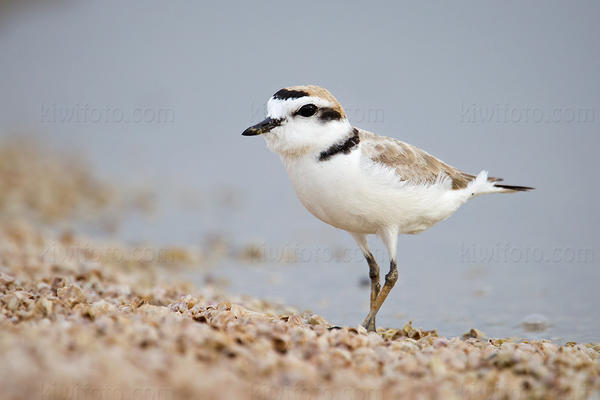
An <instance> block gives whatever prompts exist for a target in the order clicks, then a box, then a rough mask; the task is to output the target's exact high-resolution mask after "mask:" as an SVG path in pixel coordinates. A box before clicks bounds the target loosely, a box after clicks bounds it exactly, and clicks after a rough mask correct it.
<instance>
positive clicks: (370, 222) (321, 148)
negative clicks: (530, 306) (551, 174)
mask: <svg viewBox="0 0 600 400" xmlns="http://www.w3.org/2000/svg"><path fill="white" fill-rule="evenodd" d="M242 135H244V136H254V135H263V136H264V138H265V141H266V142H267V146H268V147H269V149H270V150H271V151H273V152H274V153H276V154H278V155H279V156H280V158H281V161H282V162H283V165H284V166H285V168H286V170H287V172H288V175H289V178H290V180H291V182H292V185H293V186H294V190H295V191H296V194H297V196H298V198H299V199H300V202H301V203H302V204H303V205H304V207H306V209H308V211H309V212H310V213H312V214H313V215H314V216H315V217H317V218H319V219H320V220H322V221H324V222H325V223H327V224H329V225H332V226H334V227H336V228H339V229H342V230H345V231H347V232H349V233H350V234H351V235H352V237H353V238H354V240H355V241H356V243H357V244H358V246H359V247H360V249H361V251H362V253H363V254H364V256H365V258H366V260H367V263H368V265H369V278H370V280H371V296H370V309H369V313H368V315H367V317H366V318H365V320H364V322H363V326H364V327H365V328H366V329H367V330H369V331H375V329H376V326H375V317H376V315H377V312H378V311H379V309H380V308H381V305H382V304H383V302H384V301H385V299H386V297H387V296H388V294H389V293H390V291H391V290H392V288H393V286H394V284H395V283H396V281H397V280H398V269H397V258H396V257H397V255H396V248H397V242H398V236H399V235H400V234H415V233H419V232H422V231H424V230H425V229H427V228H429V227H431V226H432V225H434V224H435V223H437V222H439V221H442V220H444V219H446V218H448V217H449V216H450V215H452V214H453V213H454V212H455V211H456V210H457V209H458V208H459V207H460V206H461V205H462V204H464V203H465V202H466V201H467V200H469V199H471V198H473V197H475V196H479V195H481V194H487V193H513V192H522V191H527V190H531V189H533V188H530V187H526V186H510V185H504V184H500V183H499V182H500V181H501V180H502V179H500V178H493V177H488V173H487V171H485V170H484V171H481V172H480V173H479V174H477V175H471V174H468V173H465V172H462V171H460V170H458V169H456V168H454V167H451V166H449V165H448V164H446V163H444V162H442V161H440V160H439V159H437V158H436V157H434V156H432V155H430V154H428V153H426V152H425V151H423V150H421V149H419V148H417V147H415V146H412V145H410V144H407V143H404V142H401V141H399V140H396V139H392V138H388V137H384V136H379V135H376V134H374V133H371V132H367V131H365V130H362V129H360V128H355V127H353V126H352V125H351V124H350V122H349V121H348V118H347V116H346V114H345V112H344V109H343V108H342V106H341V105H340V104H339V103H338V101H337V100H336V99H335V97H333V95H332V94H331V93H330V92H329V91H327V90H326V89H324V88H322V87H319V86H313V85H306V86H292V87H288V88H284V89H281V90H279V91H278V92H277V93H275V94H274V95H273V96H272V97H271V98H270V99H269V100H268V102H267V116H266V119H265V120H264V121H262V122H259V123H258V124H256V125H254V126H251V127H250V128H248V129H246V130H245V131H244V132H243V133H242ZM370 234H375V235H377V236H378V237H379V238H380V239H381V240H382V241H383V243H384V244H385V247H386V248H387V252H388V254H389V259H390V268H389V271H388V273H387V274H386V275H385V281H384V284H383V287H381V284H380V277H379V266H378V265H377V262H376V261H375V258H374V257H373V254H372V253H371V251H370V250H369V246H368V244H367V235H370Z"/></svg>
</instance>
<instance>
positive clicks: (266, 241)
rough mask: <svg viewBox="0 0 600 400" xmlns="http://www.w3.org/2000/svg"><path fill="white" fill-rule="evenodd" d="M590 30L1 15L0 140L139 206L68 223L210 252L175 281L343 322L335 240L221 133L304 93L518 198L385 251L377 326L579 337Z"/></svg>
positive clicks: (591, 104)
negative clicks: (68, 157) (391, 268)
mask: <svg viewBox="0 0 600 400" xmlns="http://www.w3.org/2000/svg"><path fill="white" fill-rule="evenodd" d="M599 17H600V5H599V4H598V3H597V2H593V1H576V2H558V1H557V2H553V1H534V2H526V3H523V2H496V3H490V2H452V3H447V2H427V4H419V3H417V2H414V3H397V2H341V1H339V2H338V1H332V2H326V3H322V2H311V1H309V2H286V3H282V2H256V3H254V2H253V3H252V4H251V3H243V2H212V3H205V2H202V3H201V2H196V3H190V2H179V1H174V2H168V3H165V2H161V1H143V2H142V1H135V2H127V3H126V4H125V3H123V2H118V1H102V2H100V1H90V2H76V1H51V2H37V1H23V2H10V1H3V2H0V54H1V56H0V72H1V74H0V93H1V95H0V135H1V139H2V140H3V143H5V144H6V143H11V142H14V140H15V138H27V140H28V141H30V142H34V143H36V144H37V145H40V146H42V147H43V148H44V149H45V150H44V151H52V152H57V154H64V152H67V153H69V154H75V155H77V157H78V158H80V159H81V160H83V161H82V162H85V163H86V164H87V165H89V168H90V169H91V170H92V171H93V172H94V174H96V175H97V176H98V177H99V178H98V179H101V180H103V181H105V182H111V184H116V185H121V186H122V187H135V188H136V189H135V190H137V191H138V192H136V193H138V194H139V193H140V192H139V191H140V190H141V193H143V194H142V195H140V196H138V195H136V196H137V197H136V199H137V200H135V201H139V202H141V203H143V204H144V207H143V208H144V209H145V212H142V213H140V212H138V211H130V212H125V213H122V212H120V213H118V214H116V213H115V214H112V215H111V214H110V213H108V214H104V215H103V216H102V218H100V219H97V220H95V221H92V222H90V221H89V220H87V221H86V223H82V222H81V221H70V222H69V228H70V229H78V230H82V231H85V232H86V233H87V234H89V235H90V236H93V237H99V238H106V237H109V238H113V239H118V240H121V241H125V242H127V243H132V244H139V243H144V244H146V245H149V246H156V247H157V248H160V246H167V245H168V246H172V245H178V246H188V247H192V248H198V249H201V250H202V251H204V252H209V253H211V254H218V256H215V257H210V258H209V259H210V260H209V261H208V262H205V263H204V264H203V265H202V266H197V267H194V268H190V269H187V270H185V271H180V272H179V273H182V274H185V276H186V279H189V280H190V281H192V282H194V283H197V284H200V285H202V284H205V282H220V284H222V285H225V286H226V287H227V290H230V291H232V292H235V293H247V294H251V295H255V296H258V297H261V298H267V299H279V300H281V301H283V302H286V303H288V304H292V305H294V306H296V307H298V308H299V309H301V310H303V309H311V310H312V311H315V312H318V313H320V314H322V315H323V316H324V317H325V318H327V319H328V320H329V321H330V322H331V323H333V324H337V325H342V324H350V325H357V324H359V323H361V322H362V320H363V318H364V315H366V313H367V310H368V297H369V288H368V284H366V282H367V279H368V273H367V272H368V271H367V265H366V263H365V261H364V259H363V257H362V255H361V254H360V252H359V251H358V249H357V248H356V247H355V244H354V242H353V241H352V239H351V238H350V236H349V235H348V234H346V233H344V232H342V231H337V230H335V229H334V228H331V227H330V226H328V225H325V224H324V223H322V222H320V221H318V220H317V219H316V218H314V217H312V216H311V215H310V214H309V213H308V212H307V211H306V210H305V209H304V208H303V207H302V206H301V204H300V202H299V201H298V200H297V199H296V196H295V194H294V192H293V189H292V187H291V184H290V183H289V182H288V179H287V176H286V172H285V170H284V168H283V166H282V165H281V162H280V160H279V159H278V157H277V156H275V155H274V154H272V153H270V152H269V151H268V150H267V149H266V146H265V144H264V141H263V139H262V138H260V137H259V138H246V137H242V136H241V135H240V134H241V132H242V131H243V130H244V129H245V128H246V127H247V126H249V125H251V124H253V123H256V122H257V121H260V120H262V119H263V117H264V113H265V102H266V100H267V99H268V97H270V96H271V95H272V94H273V93H274V92H275V91H277V90H278V89H280V88H282V87H285V86H290V85H295V84H318V85H321V86H324V87H326V88H328V89H329V90H330V91H332V93H333V94H334V95H335V96H336V97H337V98H338V100H339V101H340V102H341V103H342V105H343V106H344V107H345V108H346V111H347V114H348V115H349V117H350V119H351V122H352V123H353V124H355V125H356V126H359V127H361V128H364V129H367V130H371V131H374V132H376V133H378V134H381V135H386V136H391V137H394V138H398V139H401V140H403V141H406V142H408V143H411V144H414V145H417V146H419V147H421V148H424V149H425V150H427V151H428V152H430V153H432V154H434V155H436V156H438V157H439V158H441V159H443V160H444V161H446V162H448V163H449V164H451V165H453V166H456V167H458V168H461V169H463V170H465V171H469V172H472V173H477V172H479V171H480V170H481V169H487V170H489V171H490V174H491V175H492V176H501V177H503V178H504V179H505V181H506V183H507V184H515V185H528V186H534V187H535V188H536V190H535V191H533V192H530V193H523V194H515V195H511V196H504V195H502V196H501V195H498V196H486V197H481V198H478V199H476V200H474V201H472V202H470V203H469V204H467V205H466V206H464V207H462V208H461V209H460V210H459V211H458V212H457V213H456V214H455V216H454V217H452V218H450V219H449V220H447V221H445V222H442V223H440V224H438V225H436V226H435V227H434V228H432V229H430V230H429V231H426V232H424V233H422V234H420V235H417V236H406V237H401V238H400V240H399V247H398V253H399V271H400V279H399V282H398V284H397V285H396V287H395V289H394V290H393V291H392V293H391V295H390V297H389V298H388V300H387V301H386V303H385V305H384V306H383V308H382V312H380V314H379V317H378V323H379V325H382V326H390V327H399V326H402V325H403V324H404V323H405V322H407V321H409V320H412V321H413V324H414V325H416V326H422V327H424V328H426V329H434V328H435V329H437V330H438V331H439V332H440V334H444V335H459V334H461V333H463V332H465V331H468V330H469V329H470V328H471V327H476V328H478V329H481V330H483V331H484V332H485V333H486V334H488V335H490V336H502V337H506V336H520V337H534V338H544V337H547V338H554V339H558V340H562V341H570V340H577V341H597V340H598V338H599V337H600V322H599V321H600V312H599V311H598V304H599V303H600V292H599V291H598V282H599V279H600V271H599V269H598V263H599V261H598V260H599V256H600V253H599V252H600V246H599V241H598V237H599V234H600V227H599V226H600V218H599V212H598V206H597V199H598V196H599V194H600V193H599V189H598V187H597V185H596V184H595V181H596V177H597V172H598V167H597V166H596V155H597V151H598V145H599V144H600V138H599V133H600V132H599V130H600V79H599V77H598V71H600V54H599V53H600V47H599V46H598V43H597V41H598V37H600V27H599V25H598V19H599ZM31 154H32V155H31V156H30V157H29V160H31V162H34V161H36V160H35V159H36V158H37V157H38V156H37V155H36V154H38V153H35V152H34V153H31ZM26 168H27V167H26ZM36 179H37V180H36V181H35V182H34V183H33V185H34V186H35V185H36V184H37V183H39V184H40V185H43V181H44V180H45V179H46V178H45V177H44V169H43V168H42V169H41V170H40V174H39V175H38V176H37V178H36ZM59 228H60V229H65V225H64V224H62V225H60V226H59ZM372 246H373V248H374V250H375V251H374V252H375V254H376V257H377V259H378V260H379V262H380V265H381V266H382V269H383V270H384V271H385V270H387V262H388V261H387V256H386V253H385V251H384V249H383V247H382V246H381V245H380V244H379V243H378V242H376V241H375V240H373V241H372Z"/></svg>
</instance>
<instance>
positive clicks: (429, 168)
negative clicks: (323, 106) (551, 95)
mask: <svg viewBox="0 0 600 400" xmlns="http://www.w3.org/2000/svg"><path fill="white" fill-rule="evenodd" d="M359 136H360V143H361V149H362V151H363V154H365V155H366V156H367V157H369V158H370V159H371V160H373V161H374V162H376V163H380V164H383V165H385V166H386V167H389V168H392V169H394V170H395V171H396V174H397V175H398V177H399V178H400V180H402V181H408V182H410V183H413V184H433V183H436V182H437V181H439V180H440V179H444V178H448V179H450V180H451V181H452V189H454V190H456V189H463V188H465V187H467V184H468V183H469V182H471V181H472V180H473V179H475V176H474V175H471V174H467V173H465V172H462V171H460V170H458V169H456V168H454V167H451V166H450V165H448V164H446V163H444V162H442V161H441V160H439V159H437V158H435V157H434V156H432V155H430V154H428V153H427V152H425V151H423V150H421V149H419V148H418V147H415V146H412V145H410V144H408V143H404V142H401V141H399V140H396V139H392V138H388V137H384V136H379V135H375V134H374V133H371V132H367V131H364V130H362V129H359ZM488 180H489V181H491V182H498V181H501V180H502V179H500V178H488Z"/></svg>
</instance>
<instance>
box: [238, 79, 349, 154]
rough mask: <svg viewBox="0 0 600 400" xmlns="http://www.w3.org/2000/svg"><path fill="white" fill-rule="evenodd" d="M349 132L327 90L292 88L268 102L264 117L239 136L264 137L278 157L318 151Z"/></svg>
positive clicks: (343, 115)
mask: <svg viewBox="0 0 600 400" xmlns="http://www.w3.org/2000/svg"><path fill="white" fill-rule="evenodd" d="M351 130H352V127H351V125H350V123H349V122H348V119H347V118H346V113H345V112H344V109H343V108H342V106H341V105H340V104H339V103H338V101H337V100H336V99H335V97H333V95H332V94H331V93H329V91H328V90H327V89H324V88H321V87H319V86H313V85H305V86H291V87H287V88H284V89H281V90H279V91H278V92H277V93H275V94H274V95H273V96H272V97H271V98H270V99H269V100H268V102H267V117H266V119H265V120H263V121H261V122H259V123H258V124H256V125H254V126H251V127H249V128H248V129H246V130H245V131H244V132H243V133H242V135H244V136H254V135H263V136H264V138H265V140H266V142H267V145H268V146H269V148H270V149H271V150H272V151H273V152H275V153H278V154H280V155H281V156H290V157H293V156H301V155H304V154H307V153H312V152H320V151H322V150H323V149H325V148H327V147H329V146H331V145H332V144H334V143H336V142H338V141H340V140H341V139H343V138H344V137H346V136H347V135H348V133H349V132H350V131H351Z"/></svg>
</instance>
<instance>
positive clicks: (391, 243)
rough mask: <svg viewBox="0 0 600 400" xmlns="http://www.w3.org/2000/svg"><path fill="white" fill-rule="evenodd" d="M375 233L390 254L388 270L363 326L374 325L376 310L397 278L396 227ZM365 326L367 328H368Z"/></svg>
mask: <svg viewBox="0 0 600 400" xmlns="http://www.w3.org/2000/svg"><path fill="white" fill-rule="evenodd" d="M377 235H378V236H379V237H380V238H381V240H383V243H384V244H385V246H386V248H387V251H388V253H389V255H390V270H389V272H388V273H387V274H386V275H385V283H384V284H383V287H382V288H381V290H380V291H379V293H378V294H377V297H376V298H375V301H374V302H372V303H371V310H370V311H369V315H367V318H365V321H364V322H363V326H364V327H369V328H370V327H371V325H373V326H375V316H376V315H377V312H378V311H379V309H380V308H381V305H382V304H383V302H384V301H385V299H386V298H387V296H388V294H390V291H391V290H392V288H393V287H394V285H395V284H396V281H397V280H398V268H397V266H396V245H397V243H398V229H397V228H395V227H387V228H384V229H382V230H381V231H379V232H377ZM369 328H367V329H369Z"/></svg>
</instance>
